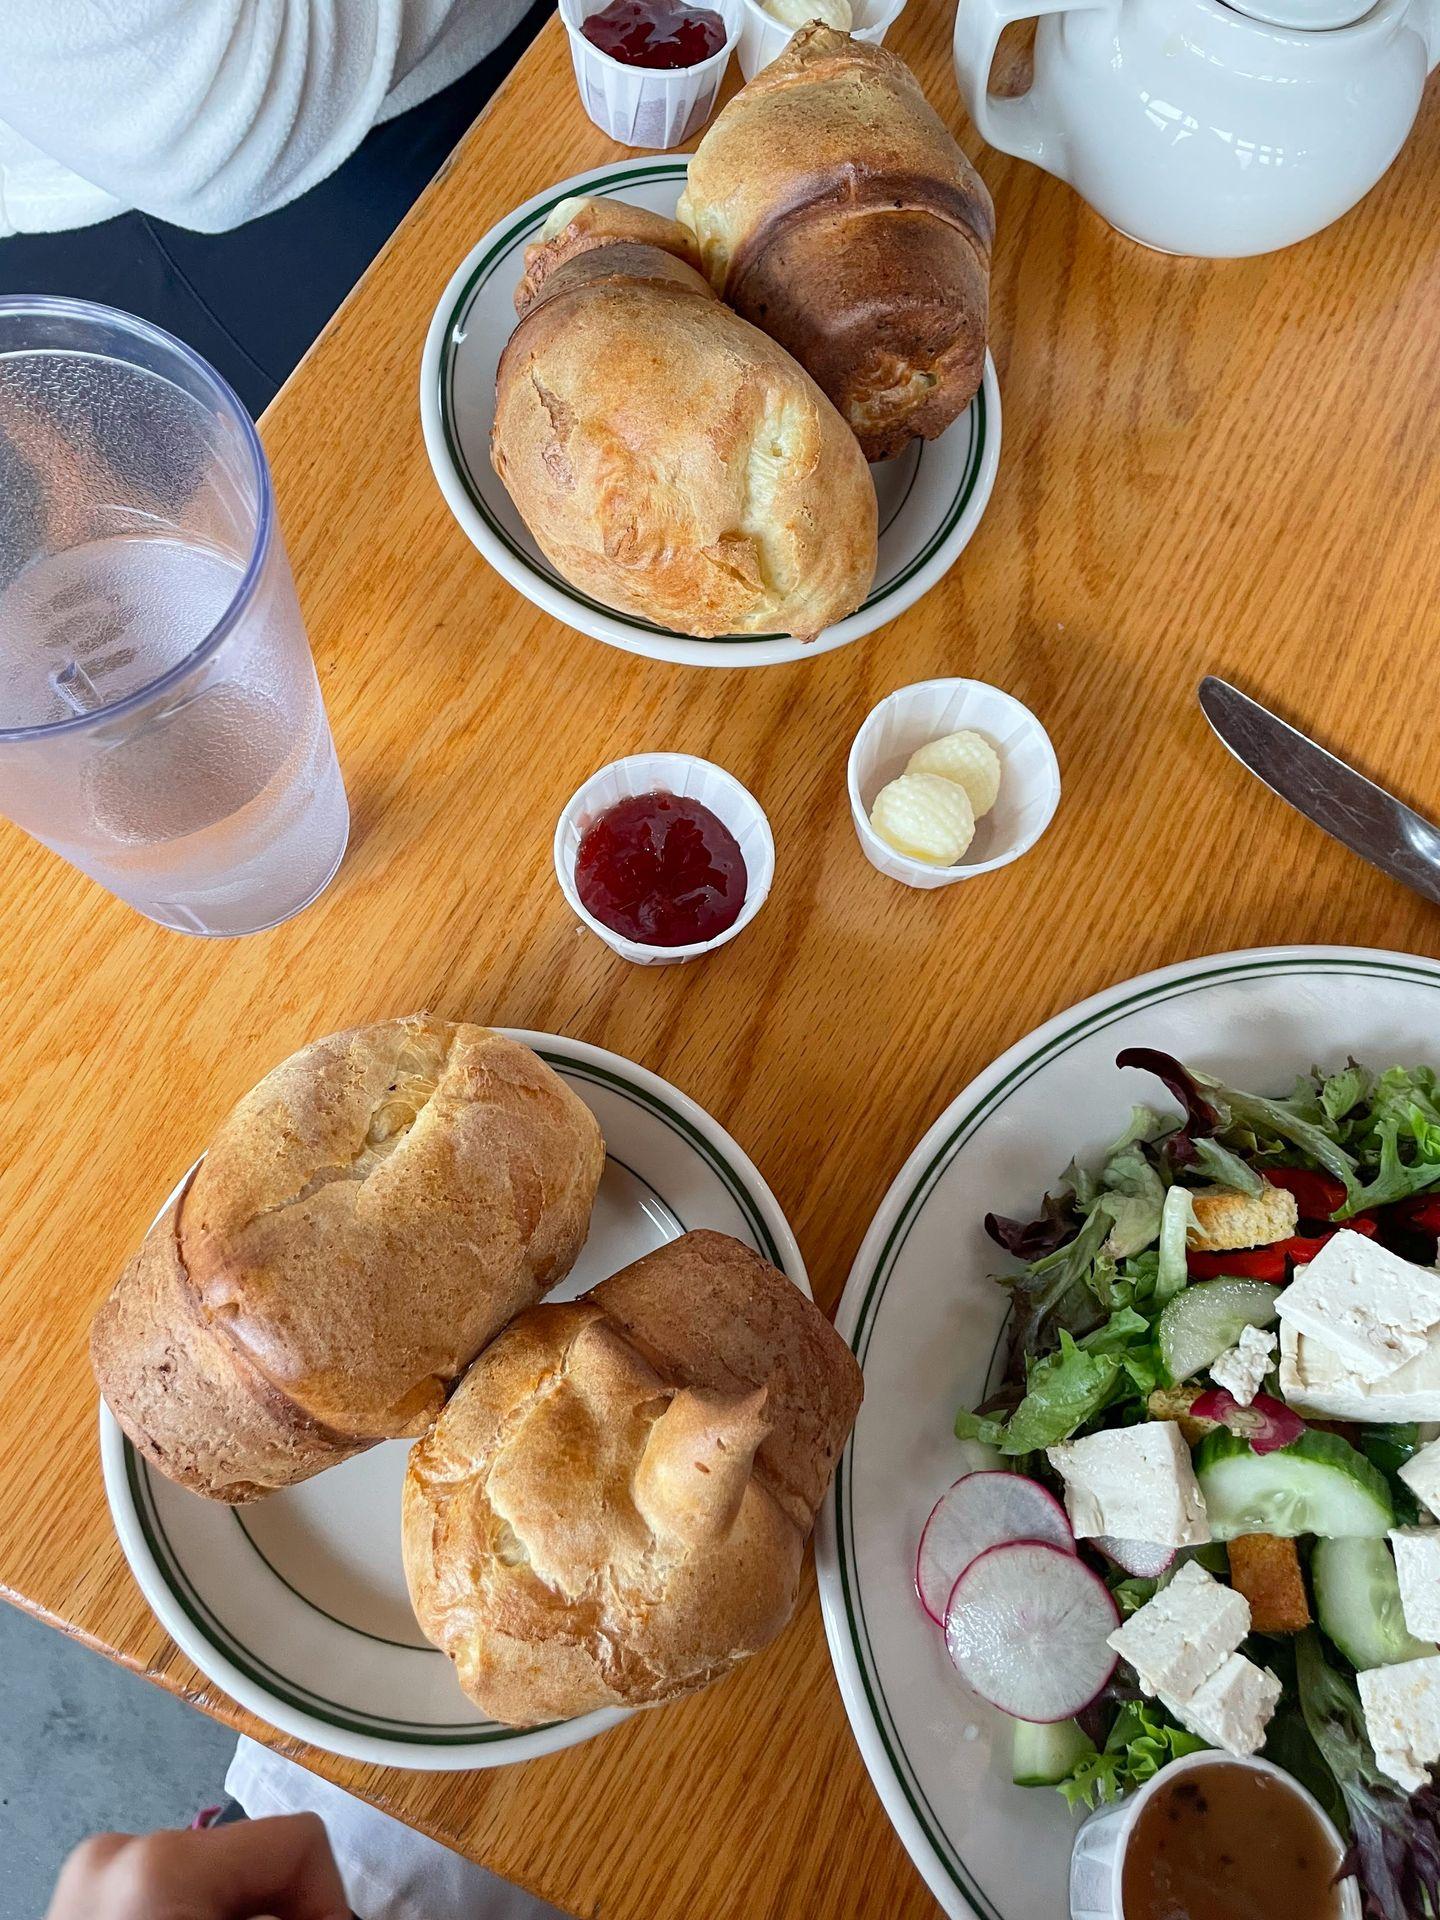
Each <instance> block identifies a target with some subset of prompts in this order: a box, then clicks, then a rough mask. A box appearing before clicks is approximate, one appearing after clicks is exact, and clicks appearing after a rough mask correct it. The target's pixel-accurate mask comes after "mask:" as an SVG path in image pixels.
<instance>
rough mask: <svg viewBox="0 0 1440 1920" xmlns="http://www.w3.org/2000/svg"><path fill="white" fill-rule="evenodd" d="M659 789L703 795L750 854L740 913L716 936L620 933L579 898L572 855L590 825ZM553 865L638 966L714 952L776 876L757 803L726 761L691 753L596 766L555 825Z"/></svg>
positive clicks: (588, 919) (580, 910) (584, 919)
mask: <svg viewBox="0 0 1440 1920" xmlns="http://www.w3.org/2000/svg"><path fill="white" fill-rule="evenodd" d="M657 792H659V793H674V794H679V795H680V796H681V797H682V798H683V799H686V800H698V801H699V802H700V804H701V806H702V807H708V808H709V809H710V811H711V812H712V813H713V814H714V815H715V816H716V818H717V819H719V820H721V821H723V823H724V824H725V825H726V826H727V827H728V828H729V829H730V831H731V833H733V834H734V836H735V838H736V840H737V841H739V843H740V851H741V853H742V854H743V855H744V857H745V904H744V906H743V907H742V908H741V909H740V915H739V918H738V919H737V920H736V921H735V922H734V923H733V924H732V925H731V926H728V927H727V928H726V929H725V931H724V933H717V934H716V935H715V937H714V939H713V940H697V941H695V942H693V943H692V944H691V945H689V946H684V947H651V946H646V945H644V944H643V943H642V942H640V941H638V940H627V939H626V938H625V936H624V935H623V934H620V933H616V932H615V931H614V929H613V928H612V927H607V926H606V925H605V923H604V921H603V920H597V919H596V918H595V916H594V914H592V913H590V912H588V911H587V910H586V908H585V905H584V903H583V902H582V901H581V898H580V892H579V889H578V888H577V886H576V885H575V861H576V858H577V856H578V855H579V852H580V840H581V837H582V835H583V834H584V832H585V829H586V828H587V827H588V826H589V825H590V824H591V822H592V821H594V820H596V819H597V818H598V817H599V816H600V815H601V814H602V813H604V812H605V811H606V810H607V808H609V807H613V806H614V805H615V803H616V802H617V801H619V800H630V799H638V798H640V797H641V796H642V795H643V794H647V793H657ZM555 872H556V875H557V877H558V879H559V881H560V889H561V891H562V892H563V894H564V895H565V898H566V900H567V901H568V902H569V904H570V909H571V911H572V913H574V915H575V916H576V918H577V919H578V920H579V921H580V923H581V924H582V925H583V926H586V927H588V928H589V929H590V931H591V932H592V933H594V934H598V935H599V936H600V938H601V939H602V940H603V941H604V942H605V944H606V946H607V947H610V948H611V949H613V951H614V952H616V953H618V954H619V955H620V958H621V959H622V960H633V961H634V962H635V964H636V965H637V966H641V967H668V966H674V965H675V964H676V963H677V962H679V961H682V960H698V959H699V958H700V957H701V955H702V954H706V953H713V952H714V951H715V949H716V948H717V947H723V946H724V945H725V943H726V941H727V940H733V939H734V938H735V936H736V934H737V933H740V932H742V931H743V930H744V929H745V928H746V927H748V926H749V924H750V922H751V921H752V920H753V919H754V918H755V916H756V914H757V913H758V912H759V911H760V909H761V907H763V906H764V904H765V896H766V894H768V893H769V891H770V882H771V881H772V880H773V879H774V878H775V842H774V839H773V838H772V836H771V833H770V822H769V821H768V820H767V819H766V818H765V814H764V810H763V809H762V807H761V806H760V803H759V802H758V801H757V800H756V799H755V798H754V796H753V795H752V794H750V793H749V792H747V791H746V789H745V788H744V787H742V786H741V784H740V782H739V781H738V780H737V779H736V778H735V776H734V774H732V773H727V772H726V771H725V769H724V768H723V767H717V766H715V765H714V763H713V762H712V761H709V760H697V759H696V758H695V756H694V755H693V754H689V753H632V754H631V755H630V756H629V758H628V759H625V760H614V761H612V762H611V764H610V765H609V766H608V767H601V769H600V771H599V772H598V773H592V774H591V776H590V778H589V779H588V780H587V781H586V782H585V784H584V786H582V787H581V788H580V789H579V790H578V791H577V792H576V793H575V794H573V795H572V796H571V799H570V802H569V804H568V806H567V807H566V808H565V811H564V812H563V813H562V814H561V816H560V819H559V822H558V823H557V825H556V828H555Z"/></svg>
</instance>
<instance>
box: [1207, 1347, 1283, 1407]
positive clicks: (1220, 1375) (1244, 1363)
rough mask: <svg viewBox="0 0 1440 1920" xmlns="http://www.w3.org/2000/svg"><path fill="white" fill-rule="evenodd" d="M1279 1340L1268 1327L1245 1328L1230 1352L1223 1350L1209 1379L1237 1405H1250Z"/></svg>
mask: <svg viewBox="0 0 1440 1920" xmlns="http://www.w3.org/2000/svg"><path fill="white" fill-rule="evenodd" d="M1278 1345H1279V1342H1278V1341H1277V1340H1276V1338H1275V1335H1274V1334H1273V1333H1271V1332H1270V1331H1269V1330H1268V1329H1267V1328H1265V1327H1245V1328H1243V1329H1242V1330H1241V1334H1240V1338H1239V1340H1237V1341H1236V1343H1235V1345H1234V1346H1233V1347H1231V1349H1230V1351H1229V1352H1228V1353H1222V1354H1221V1356H1220V1358H1219V1359H1218V1360H1217V1361H1216V1362H1215V1364H1214V1366H1212V1367H1211V1369H1210V1378H1211V1379H1212V1380H1213V1381H1214V1382H1215V1384H1216V1386H1217V1387H1224V1389H1225V1391H1226V1392H1227V1393H1228V1394H1229V1395H1230V1397H1231V1398H1232V1399H1233V1400H1234V1401H1235V1403H1236V1404H1237V1406H1242V1407H1248V1406H1249V1405H1250V1402H1251V1401H1252V1400H1253V1399H1254V1398H1255V1396H1256V1394H1257V1393H1258V1392H1259V1391H1260V1388H1261V1386H1262V1384H1263V1382H1264V1379H1265V1376H1266V1374H1267V1373H1268V1372H1269V1371H1270V1361H1271V1357H1272V1355H1273V1354H1274V1352H1275V1349H1276V1347H1277V1346H1278Z"/></svg>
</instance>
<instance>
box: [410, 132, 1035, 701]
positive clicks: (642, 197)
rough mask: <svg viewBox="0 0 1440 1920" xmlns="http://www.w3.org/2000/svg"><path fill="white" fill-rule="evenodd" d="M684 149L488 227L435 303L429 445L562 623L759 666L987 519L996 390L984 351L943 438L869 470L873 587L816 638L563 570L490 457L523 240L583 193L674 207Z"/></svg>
mask: <svg viewBox="0 0 1440 1920" xmlns="http://www.w3.org/2000/svg"><path fill="white" fill-rule="evenodd" d="M685 167H686V160H685V156H684V155H683V154H681V155H678V156H670V155H664V154H659V155H652V156H650V157H648V158H641V159H638V160H623V161H620V162H618V163H616V164H615V165H613V166H609V167H596V168H593V169H592V170H591V171H590V172H589V173H578V174H576V175H575V177H574V179H572V180H562V181H561V182H560V183H559V185H558V186H554V187H550V188H547V190H546V191H545V192H544V193H537V194H536V196H535V198H534V199H533V200H527V201H526V202H525V204H524V206H523V207H517V208H516V209H515V211H514V212H513V213H511V214H508V215H507V216H506V218H505V219H503V220H502V221H500V223H499V224H498V226H494V227H492V228H491V229H490V231H489V233H487V234H486V235H485V238H484V239H483V240H481V241H480V242H479V243H478V245H476V246H475V247H473V248H472V249H471V250H470V252H469V253H468V254H467V255H466V257H465V259H464V260H463V261H462V262H461V264H460V266H459V267H458V268H457V269H456V271H455V274H454V276H453V277H452V279H451V281H450V284H449V286H448V287H446V289H445V293H444V297H443V298H442V299H441V302H440V304H439V306H438V307H437V308H436V309H435V316H434V318H433V319H432V321H431V322H430V331H429V334H428V335H427V337H426V341H425V353H424V358H423V361H422V364H421V370H420V419H421V424H422V426H423V427H424V432H425V448H426V451H427V452H428V454H429V455H430V464H431V466H432V467H433V468H434V469H435V477H436V479H437V480H438V481H439V482H440V490H441V492H442V493H443V494H444V495H445V498H446V500H447V501H448V502H449V504H450V510H451V512H452V513H453V514H454V515H455V518H456V519H457V520H458V521H459V522H460V525H461V526H462V527H463V528H464V530H465V532H466V533H467V534H468V535H469V537H470V539H471V540H472V541H474V543H475V545H476V546H477V547H478V548H479V549H480V551H481V553H482V554H484V556H485V558H486V559H487V560H488V561H489V562H490V565H491V566H492V567H494V569H495V571H496V572H497V573H498V574H501V575H502V576H503V577H504V578H505V579H506V580H508V581H509V582H510V584H511V586H512V587H515V588H517V589H518V591H519V592H521V593H523V594H524V595H525V597H526V599H527V600H531V601H533V602H534V603H535V605H536V606H537V607H540V608H542V609H543V610H544V611H545V612H546V613H549V614H553V615H554V617H555V619H557V620H561V621H563V622H564V623H565V625H566V626H569V627H574V628H575V629H576V630H577V631H578V632H580V633H586V634H589V635H590V636H591V637H592V638H594V639H596V640H604V641H607V642H608V643H609V644H610V645H611V646H613V647H623V648H624V649H625V650H626V652H628V653H642V654H646V655H648V656H649V658H651V659H652V660H676V661H679V662H680V663H681V664H682V665H686V666H693V667H763V666H773V665H775V664H776V663H778V662H780V661H785V660H808V659H811V658H812V657H813V656H814V655H816V654H820V653H828V652H829V651H830V650H831V648H832V647H843V646H846V645H848V643H849V642H850V641H852V640H859V639H860V638H861V637H862V636H863V635H865V634H867V633H873V632H874V631H875V629H876V628H877V627H882V626H884V625H885V623H886V622H887V621H889V620H894V619H895V618H896V617H897V615H899V614H901V613H903V612H904V611H905V609H906V608H907V607H909V606H913V605H914V603H915V602H916V601H917V600H918V599H919V598H920V596H921V595H922V594H924V593H928V592H929V591H930V589H931V587H933V586H934V585H935V583H936V581H937V580H939V579H940V578H941V576H942V575H943V574H945V573H946V572H948V571H949V569H950V568H951V567H952V566H953V565H954V564H955V561H956V559H957V558H958V557H959V555H960V553H961V551H962V550H963V548H964V547H965V545H966V543H967V542H968V541H969V539H970V536H971V535H972V534H973V533H974V531H975V529H976V527H977V526H978V525H979V524H980V517H981V515H982V514H983V513H984V511H985V507H986V503H987V502H988V500H989V498H990V491H991V488H992V487H993V486H994V484H995V471H996V468H997V467H998V465H999V462H1000V388H999V385H998V384H997V382H996V379H995V364H994V362H993V360H991V358H990V356H989V355H988V354H987V355H986V357H985V378H984V383H983V384H982V386H981V389H980V391H979V393H977V394H976V396H975V398H974V400H973V401H972V402H971V404H970V406H969V407H968V408H967V409H966V410H965V412H964V413H963V414H962V415H961V416H960V418H959V419H958V420H956V421H955V422H954V424H953V425H952V426H950V427H949V428H948V429H947V430H946V431H945V432H944V433H943V434H941V435H940V437H939V439H937V440H931V441H924V442H922V441H918V440H917V441H915V442H913V443H912V444H911V446H910V447H909V448H908V449H907V451H906V452H905V453H903V454H900V455H899V456H898V457H897V458H896V459H894V460H886V461H883V462H881V463H880V464H879V465H878V466H874V467H872V468H871V469H870V471H871V475H872V477H873V478H874V481H875V490H876V493H877V494H878V496H879V505H880V543H879V559H878V564H877V566H876V570H875V581H874V585H873V586H872V587H871V589H870V593H869V597H868V598H867V599H866V601H865V604H864V606H862V607H861V608H860V609H859V611H858V612H856V613H852V614H851V615H850V616H849V617H848V618H847V619H845V620H840V621H837V622H836V624H835V625H834V626H833V627H828V628H827V629H826V630H825V632H824V633H822V634H820V635H819V637H818V638H817V639H814V640H810V641H799V640H794V639H792V638H791V637H790V636H789V635H788V634H781V633H744V634H738V633H737V634H725V635H722V636H721V637H719V638H717V639H711V640H699V639H696V638H694V637H693V636H692V635H689V634H683V633H672V632H671V631H670V630H669V629H668V628H665V627H657V626H653V625H651V624H650V623H649V622H648V621H645V620H639V619H635V618H633V617H632V616H631V615H629V614H625V613H619V612H617V611H616V610H615V609H614V608H612V607H606V606H602V605H601V603H600V602H599V601H598V600H594V599H592V598H591V597H590V596H589V595H588V594H585V593H582V592H581V591H580V589H579V588H578V587H573V586H571V585H570V583H569V581H567V580H565V579H563V578H562V577H561V576H560V574H559V573H557V572H556V570H555V568H554V567H552V566H551V564H550V562H549V561H548V560H547V559H546V558H545V556H544V555H543V554H542V553H541V551H540V549H539V548H538V547H537V546H536V544H535V542H534V540H533V539H532V538H531V537H530V534H529V532H528V530H527V529H526V526H525V523H524V521H523V520H522V519H521V518H520V515H519V514H518V513H517V512H516V510H515V507H514V504H513V502H512V501H511V499H510V496H509V494H508V493H507V492H506V491H505V488H504V487H503V486H502V485H501V483H500V478H499V475H498V474H497V473H496V472H495V470H494V468H493V467H492V466H491V465H490V429H491V426H492V425H493V424H494V420H495V370H496V368H497V366H498V365H499V361H500V354H501V351H502V350H503V348H504V346H505V342H506V341H507V340H508V339H509V337H510V333H511V330H512V329H513V327H514V325H515V287H516V283H517V282H518V281H519V279H520V275H521V272H522V271H523V268H524V253H525V248H526V247H527V246H528V245H529V243H530V242H531V241H532V240H534V239H535V238H536V236H537V235H538V233H539V231H540V228H541V227H542V226H543V225H544V223H545V219H546V216H547V215H548V214H549V213H550V212H551V211H552V210H553V209H554V208H555V207H556V206H558V205H559V203H560V202H561V201H562V200H565V199H568V198H569V197H570V195H571V194H575V193H597V194H606V195H608V196H609V197H610V198H612V199H615V200H625V201H628V202H629V203H630V204H631V205H633V206H637V207H645V208H647V209H648V210H649V211H650V212H652V213H663V214H667V215H673V214H674V212H675V203H676V201H677V200H678V199H679V198H680V191H681V188H682V187H683V186H684V184H685Z"/></svg>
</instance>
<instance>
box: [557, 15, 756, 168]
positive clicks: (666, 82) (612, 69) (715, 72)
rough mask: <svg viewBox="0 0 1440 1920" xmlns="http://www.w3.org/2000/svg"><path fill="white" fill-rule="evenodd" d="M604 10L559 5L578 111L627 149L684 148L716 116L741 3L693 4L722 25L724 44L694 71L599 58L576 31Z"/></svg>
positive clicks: (606, 56) (596, 49)
mask: <svg viewBox="0 0 1440 1920" xmlns="http://www.w3.org/2000/svg"><path fill="white" fill-rule="evenodd" d="M605 4H606V0H560V18H561V19H562V20H563V21H564V23H565V31H566V32H567V33H568V34H569V36H570V57H571V59H572V60H573V61H574V63H575V84H576V85H577V86H578V87H579V89H580V101H581V104H582V106H583V107H584V109H585V111H586V113H588V114H589V116H590V118H591V119H592V120H593V121H594V122H595V124H596V126H597V127H599V128H600V130H601V131H602V132H603V133H608V134H609V136H610V138H611V139H612V140H619V141H621V142H622V143H623V145H625V146H627V147H652V148H657V149H662V150H663V149H665V148H669V147H679V146H683V145H684V143H685V142H686V141H687V140H688V139H689V138H690V137H691V135H692V134H695V133H698V132H699V131H700V129H701V127H703V126H704V124H705V122H706V121H707V120H708V119H709V118H710V116H711V114H712V113H713V112H714V111H715V101H716V98H717V96H718V94H719V92H720V83H721V81H722V80H723V79H724V78H725V69H726V67H728V66H729V64H730V54H731V51H732V49H733V48H734V46H735V43H736V41H737V40H738V38H739V36H740V9H741V6H742V4H743V0H696V4H697V5H700V6H706V7H709V8H710V9H711V10H712V11H713V12H715V13H718V14H719V15H720V17H721V19H722V20H723V21H724V22H725V44H724V46H723V47H721V48H720V49H719V50H718V52H716V53H712V54H711V56H710V58H709V59H708V60H701V61H700V62H698V64H697V65H695V66H693V67H632V66H629V65H627V64H626V62H625V61H623V60H612V59H611V57H610V55H609V54H608V53H602V52H601V51H600V49H599V47H597V46H594V45H592V43H591V42H590V41H589V40H587V39H586V38H585V35H584V34H583V33H582V32H581V30H580V29H581V22H582V21H584V20H586V19H588V17H589V16H590V15H591V14H592V13H599V12H601V11H602V9H603V8H604V6H605Z"/></svg>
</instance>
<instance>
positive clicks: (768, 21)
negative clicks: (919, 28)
mask: <svg viewBox="0 0 1440 1920" xmlns="http://www.w3.org/2000/svg"><path fill="white" fill-rule="evenodd" d="M705 3H706V5H708V4H709V0H705ZM851 5H852V8H853V25H852V26H851V28H850V37H851V39H852V40H867V41H868V42H869V43H870V45H871V46H873V47H878V46H879V45H880V42H881V41H882V40H883V39H884V38H885V36H886V34H887V33H888V32H889V31H890V29H891V27H893V26H894V24H895V22H896V21H897V20H898V19H899V18H900V15H901V13H902V12H903V10H904V7H905V0H851ZM740 15H741V19H740V71H741V73H743V74H744V76H745V78H746V79H747V80H753V79H754V78H755V76H756V74H757V73H759V71H760V69H761V68H762V67H768V66H769V64H770V62H771V61H772V60H775V59H778V58H779V56H780V55H781V54H782V53H783V52H784V51H785V49H786V47H788V46H789V44H790V42H791V41H792V40H793V39H794V37H795V35H796V34H797V33H798V32H799V31H800V29H799V28H798V27H787V26H783V25H782V24H781V22H780V21H778V20H776V19H773V18H772V17H771V15H770V14H768V13H767V12H766V11H765V9H764V7H762V6H761V5H760V0H740Z"/></svg>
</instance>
